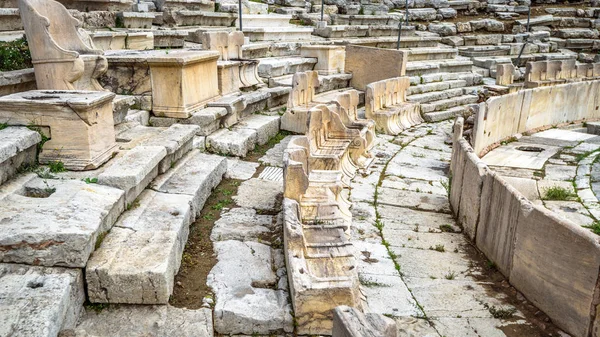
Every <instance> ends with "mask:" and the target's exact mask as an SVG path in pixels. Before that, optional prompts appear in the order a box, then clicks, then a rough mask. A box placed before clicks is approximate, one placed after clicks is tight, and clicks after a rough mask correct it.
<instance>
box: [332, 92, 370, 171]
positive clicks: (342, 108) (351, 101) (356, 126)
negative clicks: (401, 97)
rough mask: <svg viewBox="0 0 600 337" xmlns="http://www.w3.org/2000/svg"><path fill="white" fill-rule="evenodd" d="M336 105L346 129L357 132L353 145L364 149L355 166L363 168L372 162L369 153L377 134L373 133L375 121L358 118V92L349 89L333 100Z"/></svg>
mask: <svg viewBox="0 0 600 337" xmlns="http://www.w3.org/2000/svg"><path fill="white" fill-rule="evenodd" d="M334 102H336V103H337V104H338V114H339V116H340V118H341V120H342V122H343V123H344V126H346V127H347V128H348V129H353V130H358V131H359V133H360V137H358V138H356V142H355V145H359V146H360V147H362V148H364V153H363V154H361V155H360V157H358V158H356V159H355V160H356V164H357V165H358V166H359V167H360V168H365V167H367V166H369V165H370V163H371V162H372V161H373V156H372V155H371V153H369V151H370V150H371V149H372V148H373V147H374V146H375V144H376V140H377V134H376V133H375V121H373V120H371V119H359V118H358V102H359V93H358V90H355V89H350V90H348V91H346V92H344V93H342V94H340V95H338V96H337V97H336V98H335V101H334Z"/></svg>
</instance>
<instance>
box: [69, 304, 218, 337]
mask: <svg viewBox="0 0 600 337" xmlns="http://www.w3.org/2000/svg"><path fill="white" fill-rule="evenodd" d="M68 336H69V337H70V336H76V337H99V336H114V337H131V336H172V337H187V336H197V337H212V336H214V333H213V320H212V312H211V310H210V309H207V308H202V309H197V310H189V309H185V308H175V307H172V306H170V305H118V306H109V307H108V308H106V309H104V310H101V311H95V310H86V312H85V313H84V314H83V315H82V317H81V319H80V321H79V324H78V325H77V327H76V328H75V329H73V330H71V331H69V332H68V333H66V334H65V337H68Z"/></svg>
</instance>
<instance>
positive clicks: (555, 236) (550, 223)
mask: <svg viewBox="0 0 600 337" xmlns="http://www.w3.org/2000/svg"><path fill="white" fill-rule="evenodd" d="M599 269H600V244H599V243H598V237H597V236H596V235H595V234H593V233H592V232H590V231H589V230H588V229H585V228H582V227H581V226H579V225H578V224H575V223H572V222H570V221H567V220H564V219H562V218H559V217H558V216H557V215H556V214H554V213H552V212H550V211H548V210H546V209H544V208H542V207H538V206H534V205H532V204H531V203H528V202H523V203H522V204H521V207H520V210H519V217H518V225H517V227H516V241H515V248H514V258H513V266H512V270H511V272H510V282H511V283H512V284H513V285H514V286H515V287H516V288H517V289H518V290H519V291H521V292H522V293H523V294H525V296H526V297H527V299H528V300H530V301H531V302H532V303H533V304H534V305H536V306H537V307H538V308H540V309H541V310H542V311H544V312H545V313H546V314H548V316H550V318H552V321H553V322H554V323H555V324H556V325H558V326H559V327H560V328H562V329H564V330H565V331H566V332H568V333H569V334H572V335H574V336H587V335H588V333H589V331H588V330H589V329H590V323H591V320H592V317H590V316H591V305H592V303H594V301H597V299H595V298H594V293H595V291H596V287H597V282H598V270H599Z"/></svg>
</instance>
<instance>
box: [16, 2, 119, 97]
mask: <svg viewBox="0 0 600 337" xmlns="http://www.w3.org/2000/svg"><path fill="white" fill-rule="evenodd" d="M19 10H20V12H21V19H22V21H23V25H24V27H25V34H26V36H27V41H28V43H29V49H30V51H31V58H32V60H33V67H34V69H35V79H36V82H37V88H38V89H47V90H92V91H104V89H103V88H102V86H101V85H100V84H99V83H98V81H97V80H96V79H97V78H98V77H99V76H100V75H102V74H104V73H105V72H106V70H107V68H108V63H107V62H106V59H105V58H104V57H103V56H102V50H99V49H96V48H95V47H94V45H93V43H92V40H91V38H90V37H89V36H88V34H87V33H86V32H85V31H84V30H83V29H81V22H79V20H77V19H75V18H74V17H73V16H71V14H69V12H68V11H67V9H66V8H65V7H64V6H63V5H61V4H60V3H58V2H56V1H54V0H19Z"/></svg>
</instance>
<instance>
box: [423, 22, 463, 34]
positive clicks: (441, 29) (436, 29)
mask: <svg viewBox="0 0 600 337" xmlns="http://www.w3.org/2000/svg"><path fill="white" fill-rule="evenodd" d="M428 28H429V31H430V32H432V33H437V34H439V35H440V36H449V35H456V26H455V25H454V24H452V23H430V24H429V27H428Z"/></svg>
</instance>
